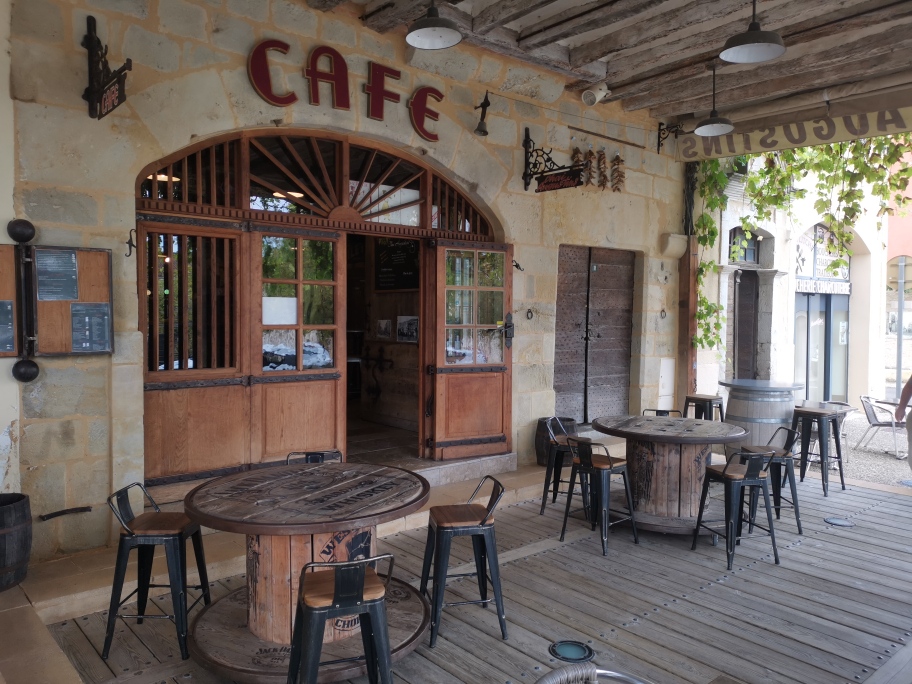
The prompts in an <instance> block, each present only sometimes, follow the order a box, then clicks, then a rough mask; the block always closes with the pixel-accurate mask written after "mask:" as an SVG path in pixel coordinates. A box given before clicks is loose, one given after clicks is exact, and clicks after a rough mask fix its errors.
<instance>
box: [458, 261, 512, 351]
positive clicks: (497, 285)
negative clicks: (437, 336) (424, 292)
mask: <svg viewBox="0 0 912 684" xmlns="http://www.w3.org/2000/svg"><path fill="white" fill-rule="evenodd" d="M504 267H505V256H504V253H503V252H485V251H481V250H478V251H476V250H449V249H448V250H447V253H446V320H445V325H446V334H445V344H446V354H445V356H446V362H447V364H463V365H470V364H493V363H503V360H504V348H503V344H504V339H503V328H504V301H505V296H506V295H505V291H504V285H505V281H504Z"/></svg>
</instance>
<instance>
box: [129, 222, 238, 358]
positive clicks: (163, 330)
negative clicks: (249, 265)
mask: <svg viewBox="0 0 912 684" xmlns="http://www.w3.org/2000/svg"><path fill="white" fill-rule="evenodd" d="M143 244H144V251H145V259H146V298H145V304H146V312H145V313H146V320H147V326H146V369H147V370H148V371H150V372H159V371H192V370H204V369H220V368H235V367H237V341H236V337H235V322H236V318H237V302H238V299H237V285H236V278H235V277H234V271H235V269H236V268H237V239H236V238H234V237H214V236H210V235H193V234H186V233H174V232H170V233H159V232H151V231H150V232H147V233H145V235H144V243H143Z"/></svg>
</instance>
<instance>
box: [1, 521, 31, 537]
mask: <svg viewBox="0 0 912 684" xmlns="http://www.w3.org/2000/svg"><path fill="white" fill-rule="evenodd" d="M31 525H32V521H31V520H26V521H25V522H21V523H19V524H18V525H13V526H12V527H3V528H2V529H0V532H3V533H5V534H8V533H10V532H16V531H18V530H22V529H25V528H26V527H31Z"/></svg>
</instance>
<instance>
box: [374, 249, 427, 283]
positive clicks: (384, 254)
mask: <svg viewBox="0 0 912 684" xmlns="http://www.w3.org/2000/svg"><path fill="white" fill-rule="evenodd" d="M419 247H420V245H419V243H418V241H417V240H404V239H400V238H378V239H377V242H376V247H375V248H374V285H375V288H376V289H377V290H417V289H418V285H419V282H420V281H419V277H418V276H419V264H420V252H419Z"/></svg>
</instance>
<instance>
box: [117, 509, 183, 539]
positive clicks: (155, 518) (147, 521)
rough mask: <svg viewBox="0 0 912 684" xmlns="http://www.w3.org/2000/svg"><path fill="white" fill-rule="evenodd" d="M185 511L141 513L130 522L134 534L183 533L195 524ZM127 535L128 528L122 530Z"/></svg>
mask: <svg viewBox="0 0 912 684" xmlns="http://www.w3.org/2000/svg"><path fill="white" fill-rule="evenodd" d="M195 524H196V523H194V522H193V521H191V520H190V518H188V517H187V516H186V515H184V514H183V513H158V512H152V511H150V512H149V513H141V514H140V515H137V516H136V517H135V518H133V520H132V521H131V522H130V529H131V530H133V533H134V534H150V535H152V534H181V533H183V532H184V531H185V530H186V529H187V528H188V527H190V526H191V525H195ZM120 533H121V534H123V535H126V534H127V531H126V530H121V531H120Z"/></svg>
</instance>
